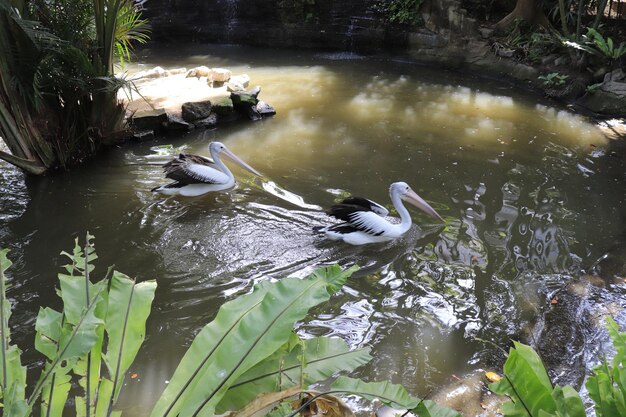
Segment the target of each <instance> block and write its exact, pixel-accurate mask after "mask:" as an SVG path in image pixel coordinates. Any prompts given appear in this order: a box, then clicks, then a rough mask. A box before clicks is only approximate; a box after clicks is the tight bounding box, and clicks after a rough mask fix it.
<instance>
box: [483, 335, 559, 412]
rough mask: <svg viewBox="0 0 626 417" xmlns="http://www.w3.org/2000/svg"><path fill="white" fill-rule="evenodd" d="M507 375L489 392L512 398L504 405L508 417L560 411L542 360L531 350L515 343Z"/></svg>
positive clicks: (507, 365) (506, 368) (507, 361)
mask: <svg viewBox="0 0 626 417" xmlns="http://www.w3.org/2000/svg"><path fill="white" fill-rule="evenodd" d="M504 375H505V378H502V379H501V380H500V381H499V382H496V383H493V384H490V385H489V388H490V389H491V390H492V391H493V392H495V393H496V394H500V395H506V396H508V397H509V398H511V401H509V402H507V403H505V404H504V405H503V408H502V411H503V413H504V415H505V416H530V417H538V416H539V411H540V410H544V411H545V412H548V413H554V412H555V411H556V404H555V402H554V399H553V398H552V383H551V382H550V378H549V377H548V373H547V372H546V369H545V367H544V366H543V363H542V362H541V358H539V355H537V353H536V352H535V351H534V350H533V349H532V348H531V347H530V346H527V345H524V344H522V343H519V342H514V347H513V348H511V350H510V352H509V357H508V359H507V360H506V362H505V364H504ZM505 410H506V411H505Z"/></svg>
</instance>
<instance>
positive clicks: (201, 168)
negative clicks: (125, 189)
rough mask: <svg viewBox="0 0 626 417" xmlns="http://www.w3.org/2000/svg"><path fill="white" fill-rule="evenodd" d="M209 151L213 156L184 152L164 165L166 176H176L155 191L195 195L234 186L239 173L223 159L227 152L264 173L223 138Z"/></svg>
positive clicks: (170, 177)
mask: <svg viewBox="0 0 626 417" xmlns="http://www.w3.org/2000/svg"><path fill="white" fill-rule="evenodd" d="M209 151H210V152H211V158H213V160H211V159H209V158H206V157H204V156H200V155H192V154H186V153H181V154H180V155H178V158H175V159H174V160H172V161H170V162H168V163H167V164H165V165H163V170H164V171H165V177H167V178H169V179H171V180H174V182H171V183H169V184H166V185H161V186H160V187H155V188H153V189H152V191H156V192H159V193H163V194H168V195H176V194H178V195H182V196H187V197H194V196H198V195H202V194H205V193H208V192H211V191H222V190H227V189H229V188H232V187H234V186H235V176H234V175H233V173H232V172H230V170H229V169H228V167H227V166H226V165H224V163H223V162H222V160H221V159H220V154H222V155H224V156H227V157H228V158H230V159H231V160H232V161H233V162H236V163H237V164H239V165H241V166H242V167H243V168H245V169H247V170H248V171H250V172H252V173H253V174H254V175H258V176H261V174H260V173H259V172H258V171H257V170H255V169H254V168H252V167H251V166H250V165H248V164H246V163H245V162H243V161H242V160H241V159H239V157H238V156H237V155H235V154H234V153H232V152H231V151H230V150H229V149H228V148H227V147H226V146H225V145H224V144H223V143H221V142H211V143H210V144H209Z"/></svg>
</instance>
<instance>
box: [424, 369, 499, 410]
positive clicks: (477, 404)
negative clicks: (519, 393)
mask: <svg viewBox="0 0 626 417" xmlns="http://www.w3.org/2000/svg"><path fill="white" fill-rule="evenodd" d="M431 399H432V400H433V401H434V402H435V403H437V404H439V405H443V406H445V407H449V408H452V409H454V410H457V411H459V412H461V415H463V416H464V417H470V416H481V417H487V416H490V417H491V416H493V417H495V416H497V415H498V414H497V411H498V408H499V406H500V404H502V403H503V402H505V401H506V400H507V398H506V397H501V396H499V395H495V394H492V393H491V392H490V391H489V389H488V388H487V380H486V378H485V377H484V374H483V372H482V371H478V372H474V373H472V374H469V375H467V376H465V377H463V378H461V380H460V381H455V382H452V383H451V384H449V385H447V386H445V387H443V388H441V389H440V390H439V391H438V392H436V393H435V394H434V395H433V396H432V397H431Z"/></svg>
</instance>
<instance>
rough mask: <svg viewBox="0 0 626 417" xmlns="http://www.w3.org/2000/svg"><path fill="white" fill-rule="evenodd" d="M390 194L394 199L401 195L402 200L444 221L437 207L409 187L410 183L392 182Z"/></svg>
mask: <svg viewBox="0 0 626 417" xmlns="http://www.w3.org/2000/svg"><path fill="white" fill-rule="evenodd" d="M389 195H390V196H391V198H392V200H393V199H394V197H396V196H397V197H400V198H401V199H402V200H404V201H406V202H408V203H411V204H412V205H414V206H415V207H417V208H418V209H420V210H422V211H423V212H424V213H426V214H428V215H429V216H431V217H433V218H435V219H438V220H441V221H444V220H443V219H442V218H441V216H440V215H439V213H437V212H436V211H435V209H434V208H432V207H431V206H430V204H428V203H427V202H426V201H424V199H423V198H422V197H420V196H419V195H417V193H416V192H415V191H413V190H412V189H411V187H409V184H407V183H406V182H402V181H400V182H394V183H393V184H391V186H390V187H389Z"/></svg>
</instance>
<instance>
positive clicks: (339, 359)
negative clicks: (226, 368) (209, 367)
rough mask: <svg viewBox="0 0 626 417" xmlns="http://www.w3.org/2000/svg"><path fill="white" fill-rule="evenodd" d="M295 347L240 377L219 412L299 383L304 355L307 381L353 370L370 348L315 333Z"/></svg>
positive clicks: (227, 394)
mask: <svg viewBox="0 0 626 417" xmlns="http://www.w3.org/2000/svg"><path fill="white" fill-rule="evenodd" d="M303 343H304V353H303V352H302V347H301V346H300V345H297V346H295V347H294V348H293V349H280V350H278V351H277V352H276V353H274V354H273V355H271V356H269V357H268V358H266V359H264V360H263V361H261V362H259V363H258V364H257V365H256V366H254V367H253V368H252V369H250V370H249V371H248V372H246V373H245V374H243V375H242V376H241V377H239V378H238V379H237V381H236V382H235V383H234V384H233V385H232V386H231V387H230V389H229V390H228V391H227V392H226V394H225V395H224V398H222V400H221V401H220V403H219V405H218V406H217V409H216V411H217V413H218V414H222V413H224V412H226V411H228V410H238V409H240V408H242V407H244V406H246V405H247V404H248V403H250V402H251V401H252V400H253V399H254V398H255V397H257V396H258V395H259V394H263V393H267V392H274V391H281V390H284V389H287V388H290V387H293V386H296V385H299V383H300V374H301V372H302V370H301V368H302V367H301V359H300V357H301V356H303V357H304V358H303V359H304V363H305V364H306V366H305V368H304V381H305V384H307V385H308V384H313V383H315V382H319V381H322V380H324V379H326V378H329V377H330V376H332V375H333V374H334V373H336V372H339V371H352V370H353V369H356V368H357V367H359V366H361V365H363V364H365V363H367V362H369V361H370V360H371V358H372V357H371V356H370V355H369V350H370V349H369V348H362V349H355V350H353V351H350V349H349V347H348V344H347V343H346V342H344V341H343V340H342V339H339V338H329V337H316V338H313V339H307V340H304V341H303Z"/></svg>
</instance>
